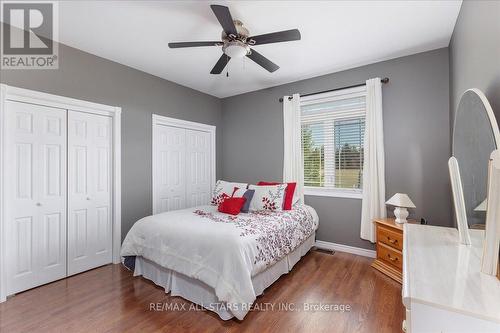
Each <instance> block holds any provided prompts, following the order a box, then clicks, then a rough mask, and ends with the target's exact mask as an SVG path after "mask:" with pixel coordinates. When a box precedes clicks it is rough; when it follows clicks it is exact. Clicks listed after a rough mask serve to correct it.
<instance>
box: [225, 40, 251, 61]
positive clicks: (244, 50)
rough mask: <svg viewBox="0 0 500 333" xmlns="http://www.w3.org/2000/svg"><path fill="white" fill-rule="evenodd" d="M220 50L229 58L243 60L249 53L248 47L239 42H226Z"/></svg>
mask: <svg viewBox="0 0 500 333" xmlns="http://www.w3.org/2000/svg"><path fill="white" fill-rule="evenodd" d="M222 50H223V51H224V53H225V54H227V55H228V56H229V57H230V58H243V57H245V56H246V55H247V54H249V53H250V47H249V46H248V45H246V44H245V43H242V42H240V41H232V42H227V43H226V44H225V45H224V47H223V48H222Z"/></svg>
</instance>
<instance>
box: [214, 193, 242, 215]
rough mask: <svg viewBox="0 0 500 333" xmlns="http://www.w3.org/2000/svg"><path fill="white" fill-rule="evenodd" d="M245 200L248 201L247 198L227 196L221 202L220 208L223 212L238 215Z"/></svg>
mask: <svg viewBox="0 0 500 333" xmlns="http://www.w3.org/2000/svg"><path fill="white" fill-rule="evenodd" d="M245 201H247V199H246V198H238V197H236V198H225V199H224V201H222V202H221V203H220V205H219V208H218V210H219V212H221V213H226V214H231V215H238V214H239V213H240V211H241V207H243V205H244V204H245Z"/></svg>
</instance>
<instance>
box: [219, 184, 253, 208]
mask: <svg viewBox="0 0 500 333" xmlns="http://www.w3.org/2000/svg"><path fill="white" fill-rule="evenodd" d="M247 185H248V184H246V183H232V182H226V181H224V180H218V181H217V183H216V184H215V187H214V190H213V191H212V199H211V200H210V203H211V204H212V205H214V206H218V205H219V204H220V203H221V202H222V200H223V199H224V197H225V196H224V194H225V195H226V196H228V197H230V196H231V194H233V191H234V188H235V187H238V188H247Z"/></svg>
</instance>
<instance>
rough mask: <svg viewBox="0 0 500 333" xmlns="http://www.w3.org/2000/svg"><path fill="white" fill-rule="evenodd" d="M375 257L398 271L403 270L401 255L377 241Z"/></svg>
mask: <svg viewBox="0 0 500 333" xmlns="http://www.w3.org/2000/svg"><path fill="white" fill-rule="evenodd" d="M377 259H380V260H382V261H383V262H385V263H387V264H389V265H391V266H392V267H394V268H396V269H398V270H399V271H402V270H403V255H402V254H401V252H399V251H397V250H394V249H393V248H391V247H389V246H386V245H384V244H381V243H377Z"/></svg>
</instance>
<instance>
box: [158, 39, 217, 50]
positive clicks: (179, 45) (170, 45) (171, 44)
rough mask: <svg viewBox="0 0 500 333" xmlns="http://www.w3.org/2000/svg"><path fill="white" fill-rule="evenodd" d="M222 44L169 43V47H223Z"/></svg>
mask: <svg viewBox="0 0 500 333" xmlns="http://www.w3.org/2000/svg"><path fill="white" fill-rule="evenodd" d="M222 44H223V43H222V42H217V41H215V42H178V43H168V47H170V48H171V49H178V48H181V47H197V46H221V45H222Z"/></svg>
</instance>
